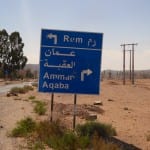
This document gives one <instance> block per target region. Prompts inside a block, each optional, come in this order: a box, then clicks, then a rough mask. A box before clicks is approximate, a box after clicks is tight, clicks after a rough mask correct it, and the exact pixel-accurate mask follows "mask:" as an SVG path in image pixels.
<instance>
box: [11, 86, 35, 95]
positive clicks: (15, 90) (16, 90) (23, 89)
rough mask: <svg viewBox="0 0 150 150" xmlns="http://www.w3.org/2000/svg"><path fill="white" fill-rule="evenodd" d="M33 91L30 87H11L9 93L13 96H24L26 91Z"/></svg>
mask: <svg viewBox="0 0 150 150" xmlns="http://www.w3.org/2000/svg"><path fill="white" fill-rule="evenodd" d="M30 90H33V87H32V86H28V85H25V86H24V87H13V88H11V90H10V93H13V94H25V93H27V92H28V91H30Z"/></svg>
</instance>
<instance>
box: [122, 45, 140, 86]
mask: <svg viewBox="0 0 150 150" xmlns="http://www.w3.org/2000/svg"><path fill="white" fill-rule="evenodd" d="M136 45H137V43H132V44H121V45H120V46H123V85H125V52H126V49H125V47H126V46H132V50H127V51H130V80H131V79H132V84H134V46H136ZM131 52H132V58H131ZM131 59H132V73H131Z"/></svg>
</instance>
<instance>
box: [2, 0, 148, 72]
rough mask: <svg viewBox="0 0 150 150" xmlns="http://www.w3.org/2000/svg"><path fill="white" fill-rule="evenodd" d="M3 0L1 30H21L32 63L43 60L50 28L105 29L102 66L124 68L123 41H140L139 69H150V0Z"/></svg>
mask: <svg viewBox="0 0 150 150" xmlns="http://www.w3.org/2000/svg"><path fill="white" fill-rule="evenodd" d="M0 1H1V2H0V30H2V29H6V30H7V31H8V33H9V34H10V33H11V32H14V31H18V32H20V34H21V37H22V39H23V42H24V43H25V47H24V53H25V55H26V56H27V57H28V63H38V62H39V53H40V34H41V29H42V28H46V29H59V30H74V31H90V32H102V33H104V39H103V56H102V69H118V70H122V48H121V47H120V44H123V43H138V46H136V47H135V69H150V0H0ZM129 49H130V48H129ZM127 55H128V53H127ZM128 57H129V56H128ZM126 66H127V67H128V66H129V60H128V58H127V63H126ZM127 69H128V68H127Z"/></svg>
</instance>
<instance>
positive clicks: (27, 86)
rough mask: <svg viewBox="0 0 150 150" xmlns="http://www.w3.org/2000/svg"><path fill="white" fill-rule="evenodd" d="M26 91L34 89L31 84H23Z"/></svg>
mask: <svg viewBox="0 0 150 150" xmlns="http://www.w3.org/2000/svg"><path fill="white" fill-rule="evenodd" d="M23 88H24V89H25V90H26V91H33V90H34V88H33V87H32V86H30V85H24V87H23Z"/></svg>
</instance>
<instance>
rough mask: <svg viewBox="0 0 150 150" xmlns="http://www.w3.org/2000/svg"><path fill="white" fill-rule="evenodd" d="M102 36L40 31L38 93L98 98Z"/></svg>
mask: <svg viewBox="0 0 150 150" xmlns="http://www.w3.org/2000/svg"><path fill="white" fill-rule="evenodd" d="M102 40H103V34H102V33H91V32H76V31H62V30H49V29H42V30H41V48H40V61H39V63H40V75H39V91H40V92H52V93H74V94H99V92H100V70H101V55H102Z"/></svg>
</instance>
